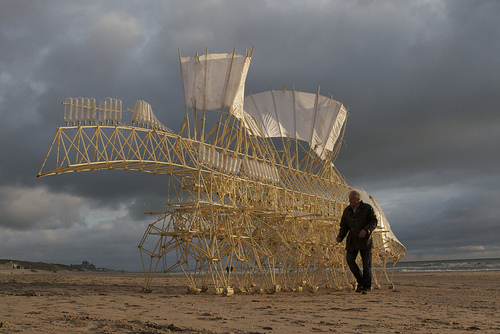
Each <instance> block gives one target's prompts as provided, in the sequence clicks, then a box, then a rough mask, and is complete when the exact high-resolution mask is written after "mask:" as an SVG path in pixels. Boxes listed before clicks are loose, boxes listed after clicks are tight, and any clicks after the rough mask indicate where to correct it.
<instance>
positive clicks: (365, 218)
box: [337, 190, 377, 294]
mask: <svg viewBox="0 0 500 334" xmlns="http://www.w3.org/2000/svg"><path fill="white" fill-rule="evenodd" d="M376 227H377V216H376V215H375V211H373V208H372V207H371V205H370V204H367V203H364V202H363V201H362V200H361V194H360V193H359V192H358V191H356V190H351V191H350V192H349V206H347V208H345V209H344V212H343V214H342V218H341V220H340V231H339V235H338V236H337V242H342V240H344V238H345V236H346V235H347V240H346V245H345V249H346V251H347V254H346V260H347V264H348V265H349V269H351V272H352V274H353V275H354V277H355V278H356V281H357V283H358V286H357V287H356V292H363V294H367V293H368V292H370V291H371V287H372V247H373V238H372V232H373V230H374V229H375V228H376ZM358 253H360V254H361V260H362V262H363V274H361V270H360V269H359V267H358V265H357V264H356V257H357V256H358Z"/></svg>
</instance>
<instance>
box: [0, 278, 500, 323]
mask: <svg viewBox="0 0 500 334" xmlns="http://www.w3.org/2000/svg"><path fill="white" fill-rule="evenodd" d="M143 283H144V275H143V274H141V273H113V272H107V273H52V272H40V271H38V272H32V271H30V270H0V333H87V332H93V333H170V332H180V333H314V332H320V333H321V332H333V333H457V332H464V333H470V332H475V333H500V316H499V314H500V312H499V309H500V271H489V272H486V271H485V272H454V273H451V272H441V273H395V274H394V284H395V290H391V289H389V288H388V285H384V284H382V286H381V288H380V289H374V290H373V291H372V292H371V293H370V294H367V295H362V294H359V293H355V292H354V291H347V290H343V291H332V290H329V289H326V288H320V289H319V290H318V291H317V292H316V293H309V292H280V293H276V294H257V293H246V294H242V293H235V294H234V295H233V296H230V297H223V296H217V295H213V294H208V293H205V294H199V295H192V294H187V293H186V287H185V286H184V285H183V282H182V281H179V280H176V279H174V278H171V277H168V276H164V275H158V276H157V277H156V278H155V279H154V280H153V285H152V288H153V289H154V290H153V292H152V293H144V292H142V285H143Z"/></svg>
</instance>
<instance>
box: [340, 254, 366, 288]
mask: <svg viewBox="0 0 500 334" xmlns="http://www.w3.org/2000/svg"><path fill="white" fill-rule="evenodd" d="M358 252H359V253H360V254H361V260H362V262H363V275H361V270H359V267H358V265H357V263H356V257H357V256H358ZM346 260H347V264H348V265H349V269H351V272H352V274H353V275H354V277H356V281H358V284H359V285H360V286H362V287H363V289H371V287H372V249H371V248H368V249H362V250H359V251H358V250H355V251H352V252H349V251H347V255H346Z"/></svg>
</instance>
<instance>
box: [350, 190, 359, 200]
mask: <svg viewBox="0 0 500 334" xmlns="http://www.w3.org/2000/svg"><path fill="white" fill-rule="evenodd" d="M351 194H352V195H353V196H354V197H355V198H359V199H361V193H360V192H359V191H357V190H356V189H352V190H351V191H349V195H351Z"/></svg>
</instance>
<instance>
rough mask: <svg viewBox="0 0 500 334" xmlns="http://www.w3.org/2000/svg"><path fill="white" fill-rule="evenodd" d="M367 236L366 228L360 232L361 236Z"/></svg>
mask: <svg viewBox="0 0 500 334" xmlns="http://www.w3.org/2000/svg"><path fill="white" fill-rule="evenodd" d="M365 236H366V230H365V229H362V230H361V232H359V237H360V238H361V239H363V238H364V237H365Z"/></svg>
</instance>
